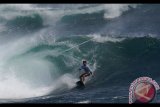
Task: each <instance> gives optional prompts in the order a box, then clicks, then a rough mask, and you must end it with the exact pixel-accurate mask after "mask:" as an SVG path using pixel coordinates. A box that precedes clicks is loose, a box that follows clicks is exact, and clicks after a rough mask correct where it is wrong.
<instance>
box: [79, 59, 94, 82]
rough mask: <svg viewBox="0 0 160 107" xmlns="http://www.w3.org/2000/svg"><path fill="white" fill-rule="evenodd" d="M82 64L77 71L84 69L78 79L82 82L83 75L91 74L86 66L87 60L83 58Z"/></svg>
mask: <svg viewBox="0 0 160 107" xmlns="http://www.w3.org/2000/svg"><path fill="white" fill-rule="evenodd" d="M82 63H83V65H82V66H81V67H80V68H79V71H81V70H84V73H83V74H82V75H81V76H80V81H81V82H84V80H85V77H87V76H90V75H92V72H91V70H90V69H89V67H88V66H87V61H86V60H83V61H82Z"/></svg>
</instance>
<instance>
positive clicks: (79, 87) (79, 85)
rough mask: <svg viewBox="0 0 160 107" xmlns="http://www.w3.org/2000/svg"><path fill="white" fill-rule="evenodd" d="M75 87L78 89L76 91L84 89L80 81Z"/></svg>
mask: <svg viewBox="0 0 160 107" xmlns="http://www.w3.org/2000/svg"><path fill="white" fill-rule="evenodd" d="M76 85H77V86H76V88H78V89H84V88H85V85H84V83H83V82H82V81H77V82H76Z"/></svg>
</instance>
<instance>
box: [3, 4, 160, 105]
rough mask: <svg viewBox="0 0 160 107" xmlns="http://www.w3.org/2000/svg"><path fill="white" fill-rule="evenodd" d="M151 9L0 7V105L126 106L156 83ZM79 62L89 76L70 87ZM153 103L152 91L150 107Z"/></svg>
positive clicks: (157, 42)
mask: <svg viewBox="0 0 160 107" xmlns="http://www.w3.org/2000/svg"><path fill="white" fill-rule="evenodd" d="M159 9H160V5H159V4H3V5H2V4H1V5H0V13H1V14H0V103H47V104H48V103H75V104H77V103H111V104H114V103H127V104H128V97H129V96H128V95H129V87H130V84H131V83H132V81H134V80H135V79H136V78H139V77H141V76H148V77H150V78H152V79H154V80H155V81H157V83H159V82H160V79H159V76H160V72H159V69H160V66H159V63H160V39H159V37H160V36H159V34H160V30H159V28H160V20H159V18H160V11H159ZM83 59H86V60H87V61H88V62H89V66H90V68H91V69H92V71H94V77H89V78H88V79H87V82H86V88H85V89H83V90H79V89H75V86H76V84H75V83H76V81H78V80H79V75H80V74H81V73H82V72H79V71H78V68H79V67H80V66H81V62H82V60H83ZM159 100H160V97H159V93H158V94H157V96H156V99H155V100H154V101H153V103H158V102H159Z"/></svg>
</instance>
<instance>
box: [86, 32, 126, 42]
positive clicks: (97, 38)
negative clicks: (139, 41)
mask: <svg viewBox="0 0 160 107" xmlns="http://www.w3.org/2000/svg"><path fill="white" fill-rule="evenodd" d="M87 36H88V37H92V38H93V39H92V40H93V41H95V42H100V43H104V42H107V41H111V42H120V41H122V40H124V38H113V37H109V36H101V35H99V34H92V35H87Z"/></svg>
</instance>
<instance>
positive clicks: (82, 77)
mask: <svg viewBox="0 0 160 107" xmlns="http://www.w3.org/2000/svg"><path fill="white" fill-rule="evenodd" d="M85 74H86V73H83V74H82V75H81V76H80V81H82V82H83V81H84V75H85Z"/></svg>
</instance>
